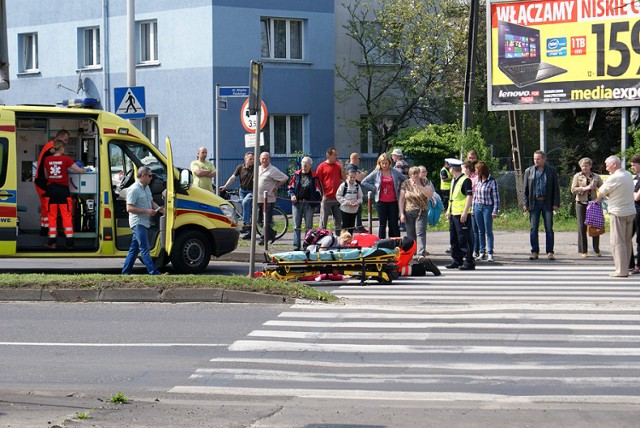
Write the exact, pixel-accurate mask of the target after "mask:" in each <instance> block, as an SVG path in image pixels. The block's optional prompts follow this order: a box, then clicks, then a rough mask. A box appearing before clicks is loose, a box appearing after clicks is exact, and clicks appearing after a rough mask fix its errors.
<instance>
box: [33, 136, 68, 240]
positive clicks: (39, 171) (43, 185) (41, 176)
mask: <svg viewBox="0 0 640 428" xmlns="http://www.w3.org/2000/svg"><path fill="white" fill-rule="evenodd" d="M55 140H60V141H62V142H63V143H64V144H65V145H66V144H67V143H68V142H69V131H67V130H66V129H61V130H59V131H58V132H57V133H56V138H54V139H53V140H51V141H49V142H48V143H47V144H45V145H44V147H43V148H42V150H40V155H39V156H38V164H37V167H36V175H35V177H34V179H33V183H34V184H35V187H36V193H37V194H38V199H39V200H40V236H48V235H49V217H48V216H47V213H48V208H49V207H48V205H49V202H48V201H47V198H46V196H45V193H46V191H47V177H46V175H45V173H44V163H43V161H44V160H45V159H46V158H47V157H49V156H51V149H52V148H53V142H54V141H55Z"/></svg>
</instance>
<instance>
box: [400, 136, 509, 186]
mask: <svg viewBox="0 0 640 428" xmlns="http://www.w3.org/2000/svg"><path fill="white" fill-rule="evenodd" d="M393 144H394V146H395V147H399V148H401V149H402V152H403V153H404V154H405V156H407V157H409V158H411V160H412V161H413V164H415V165H424V166H425V167H426V168H427V171H429V179H430V180H432V181H434V182H435V183H438V182H439V178H438V177H439V176H438V174H439V172H440V169H441V168H442V166H443V165H444V160H445V159H446V158H460V154H461V153H464V154H465V155H466V152H467V151H469V150H471V149H474V150H475V151H476V152H478V159H481V160H484V161H485V162H487V164H488V166H489V169H490V170H491V171H495V169H496V168H497V162H496V160H495V159H493V158H492V157H491V153H490V150H489V146H488V145H487V143H486V141H485V140H484V138H483V137H482V133H481V132H480V129H479V128H475V129H467V132H466V133H465V134H463V133H462V131H461V127H460V125H458V124H456V125H452V124H445V125H433V124H432V125H428V126H426V127H425V128H422V129H419V128H407V129H404V130H402V131H401V132H400V134H399V135H398V137H397V138H396V139H394V140H393Z"/></svg>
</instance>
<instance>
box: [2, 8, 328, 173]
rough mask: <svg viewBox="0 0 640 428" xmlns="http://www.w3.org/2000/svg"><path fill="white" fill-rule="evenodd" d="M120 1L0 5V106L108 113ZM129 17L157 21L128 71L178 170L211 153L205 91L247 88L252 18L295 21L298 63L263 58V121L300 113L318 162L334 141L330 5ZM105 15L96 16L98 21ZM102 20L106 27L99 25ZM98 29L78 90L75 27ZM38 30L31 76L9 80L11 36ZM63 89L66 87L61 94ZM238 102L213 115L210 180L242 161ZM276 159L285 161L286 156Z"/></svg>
mask: <svg viewBox="0 0 640 428" xmlns="http://www.w3.org/2000/svg"><path fill="white" fill-rule="evenodd" d="M125 3H126V2H125V1H123V0H119V1H113V0H111V1H109V0H104V1H97V0H74V1H63V0H55V1H45V0H39V1H30V2H24V1H20V0H7V16H8V28H9V30H8V32H9V43H8V44H9V54H10V71H11V88H10V89H9V90H8V91H5V92H2V93H0V100H1V101H2V102H3V103H5V104H26V103H32V104H55V103H59V102H61V101H62V100H63V99H67V98H78V97H83V96H84V97H95V98H97V99H99V100H100V101H101V103H102V106H103V108H105V109H108V110H110V111H114V110H115V108H117V106H115V105H114V104H115V103H114V100H113V89H114V88H116V87H125V86H127V77H126V64H127V58H126V47H127V34H126V10H125ZM135 11H136V14H135V19H136V20H146V19H153V20H157V27H158V63H157V64H155V65H146V66H141V65H138V66H137V67H136V84H137V85H138V86H144V87H145V99H146V112H147V114H149V115H157V116H158V131H159V132H158V134H159V136H160V138H159V140H160V141H159V142H160V148H161V149H163V147H164V137H165V136H170V137H171V139H172V141H173V143H174V155H175V158H176V163H177V164H178V165H183V166H187V165H188V164H189V162H190V161H191V160H192V159H193V158H194V157H195V155H196V152H197V148H198V147H199V146H206V147H208V148H209V155H210V156H213V155H214V154H215V144H214V143H215V141H214V136H215V126H214V125H215V99H214V98H215V85H216V84H221V85H231V86H245V85H248V79H249V63H250V61H251V60H260V59H261V58H260V56H261V33H260V17H263V16H267V17H277V18H280V17H282V18H294V19H302V20H303V21H304V22H305V26H304V58H303V60H302V61H290V62H282V61H264V80H263V99H264V100H265V102H266V104H267V107H268V110H269V113H270V114H279V115H280V114H281V115H304V118H305V120H304V134H303V135H304V143H303V145H304V147H303V148H304V151H305V152H307V153H310V154H312V155H313V156H314V157H322V158H324V152H325V150H326V148H327V147H330V146H332V145H334V144H335V140H334V68H333V67H334V61H335V55H334V42H333V35H334V22H335V21H334V2H333V0H317V1H313V2H308V1H299V0H269V1H255V0H208V1H206V0H183V1H180V2H175V1H168V0H137V1H136V2H135ZM105 16H106V18H105ZM105 23H106V24H107V28H105ZM87 26H99V27H100V31H101V67H99V68H97V69H92V70H82V74H81V80H82V83H83V87H84V91H80V92H79V93H76V89H77V87H78V80H79V79H78V77H79V70H78V28H82V27H87ZM31 32H37V33H38V61H39V72H38V73H36V74H19V73H18V62H19V61H18V58H19V57H18V55H19V52H18V34H20V33H31ZM65 87H66V88H69V89H71V90H69V89H65ZM242 101H243V99H231V98H230V99H229V104H228V110H227V111H223V112H220V129H219V133H220V142H221V148H223V149H222V150H221V156H220V160H221V161H224V160H225V159H226V160H228V161H229V162H227V163H229V164H233V165H231V166H226V163H225V166H224V167H223V169H222V171H220V175H221V176H223V177H225V178H226V177H228V175H230V173H231V172H232V168H233V166H235V163H237V162H236V160H239V159H241V158H242V156H243V153H244V152H245V151H246V149H245V148H244V144H243V143H244V134H245V130H244V128H243V127H242V125H241V122H240V111H239V109H240V105H241V104H242ZM278 162H288V158H287V159H282V160H278Z"/></svg>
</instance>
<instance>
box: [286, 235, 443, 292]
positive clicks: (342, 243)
mask: <svg viewBox="0 0 640 428" xmlns="http://www.w3.org/2000/svg"><path fill="white" fill-rule="evenodd" d="M335 243H336V238H335V237H333V236H325V237H324V238H322V239H320V240H319V241H318V243H317V244H316V245H317V249H316V251H317V250H320V251H325V250H329V249H332V248H338V249H339V248H354V247H358V248H365V247H378V248H398V251H399V252H398V256H397V258H396V265H397V266H398V272H399V273H400V276H425V275H426V273H427V272H431V273H433V274H434V275H435V276H439V275H441V272H440V269H438V266H436V265H435V264H434V263H433V262H432V261H431V260H430V259H428V258H426V257H420V258H419V259H418V261H417V262H416V263H411V260H412V259H413V256H414V255H415V254H416V247H417V245H416V241H415V240H414V239H411V238H408V237H406V236H405V237H403V238H388V239H380V238H378V237H377V236H375V235H372V234H370V233H360V234H358V235H355V236H353V237H352V236H351V234H350V233H349V232H347V231H342V233H341V234H340V237H339V238H337V245H334V244H335ZM310 247H311V246H310ZM312 251H313V250H312ZM318 278H319V279H318ZM313 279H315V280H317V281H320V280H323V279H329V280H333V281H339V280H341V279H343V276H342V275H340V274H339V273H334V274H322V275H319V276H318V277H314V278H306V277H304V279H303V278H299V280H301V281H307V280H313Z"/></svg>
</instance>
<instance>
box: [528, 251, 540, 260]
mask: <svg viewBox="0 0 640 428" xmlns="http://www.w3.org/2000/svg"><path fill="white" fill-rule="evenodd" d="M529 260H538V253H536V252H533V251H532V252H531V255H530V256H529Z"/></svg>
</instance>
